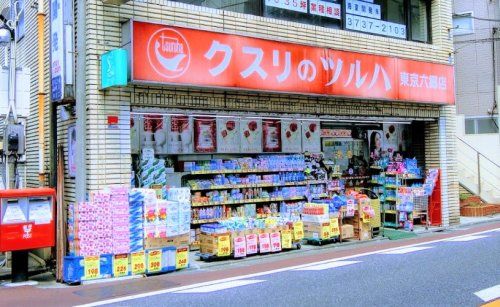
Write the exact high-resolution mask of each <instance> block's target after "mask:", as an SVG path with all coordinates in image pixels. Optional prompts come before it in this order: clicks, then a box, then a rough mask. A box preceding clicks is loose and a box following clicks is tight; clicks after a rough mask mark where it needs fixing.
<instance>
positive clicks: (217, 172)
mask: <svg viewBox="0 0 500 307" xmlns="http://www.w3.org/2000/svg"><path fill="white" fill-rule="evenodd" d="M303 171H304V169H301V168H297V169H294V168H286V169H274V170H272V169H239V170H238V169H234V170H232V169H224V170H204V171H191V172H187V174H190V175H221V174H253V173H284V172H303Z"/></svg>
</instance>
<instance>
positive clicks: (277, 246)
mask: <svg viewBox="0 0 500 307" xmlns="http://www.w3.org/2000/svg"><path fill="white" fill-rule="evenodd" d="M270 237H271V252H280V251H281V234H280V233H279V232H273V233H272V234H271V236H270Z"/></svg>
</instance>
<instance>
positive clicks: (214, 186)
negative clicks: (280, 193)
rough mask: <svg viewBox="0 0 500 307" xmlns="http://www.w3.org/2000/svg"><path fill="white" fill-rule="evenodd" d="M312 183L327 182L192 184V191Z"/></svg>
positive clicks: (320, 181)
mask: <svg viewBox="0 0 500 307" xmlns="http://www.w3.org/2000/svg"><path fill="white" fill-rule="evenodd" d="M311 184H326V181H324V180H306V181H297V182H283V183H269V182H263V183H251V184H228V185H212V186H209V187H197V186H196V185H194V184H193V185H190V187H191V191H193V192H197V191H209V190H231V189H248V188H270V187H289V186H302V185H311Z"/></svg>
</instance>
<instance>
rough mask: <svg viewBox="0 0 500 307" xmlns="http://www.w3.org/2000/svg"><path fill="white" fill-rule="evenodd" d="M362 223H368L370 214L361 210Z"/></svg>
mask: <svg viewBox="0 0 500 307" xmlns="http://www.w3.org/2000/svg"><path fill="white" fill-rule="evenodd" d="M363 223H370V215H368V213H364V212H363Z"/></svg>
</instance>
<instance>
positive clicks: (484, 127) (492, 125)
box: [465, 117, 498, 134]
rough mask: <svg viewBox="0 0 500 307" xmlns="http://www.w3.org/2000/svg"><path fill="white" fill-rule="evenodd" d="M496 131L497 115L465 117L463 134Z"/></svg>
mask: <svg viewBox="0 0 500 307" xmlns="http://www.w3.org/2000/svg"><path fill="white" fill-rule="evenodd" d="M485 133H498V117H476V118H466V119H465V134H485Z"/></svg>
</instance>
